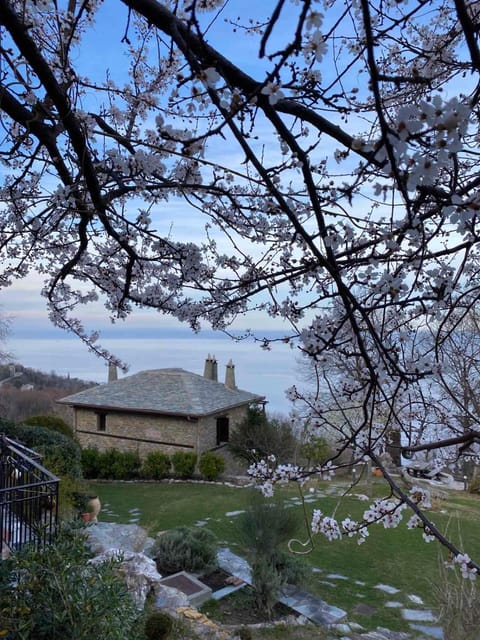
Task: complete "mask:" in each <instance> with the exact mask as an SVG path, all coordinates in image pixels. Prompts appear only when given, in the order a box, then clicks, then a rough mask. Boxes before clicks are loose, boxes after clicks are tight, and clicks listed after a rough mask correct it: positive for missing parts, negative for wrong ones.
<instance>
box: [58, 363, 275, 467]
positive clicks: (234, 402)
mask: <svg viewBox="0 0 480 640" xmlns="http://www.w3.org/2000/svg"><path fill="white" fill-rule="evenodd" d="M116 378H117V376H116V371H115V369H112V368H111V369H110V371H109V382H108V383H107V384H103V385H98V386H95V387H92V388H90V389H86V390H84V391H80V392H79V393H75V394H73V395H70V396H67V397H66V398H62V399H61V400H58V402H60V403H62V404H66V405H69V406H70V407H72V409H73V414H74V430H75V434H76V436H77V438H78V440H79V442H80V445H81V446H82V447H89V446H92V447H96V448H97V449H99V450H100V451H105V450H107V449H117V450H120V451H134V452H138V453H139V455H140V456H141V457H145V456H146V455H147V454H148V453H149V452H150V451H158V450H160V451H163V452H164V453H168V454H172V453H175V452H176V451H192V452H195V453H197V454H198V455H200V454H201V453H203V452H204V451H208V450H211V449H215V448H217V447H219V446H221V445H222V444H224V443H226V442H228V440H229V434H230V432H231V430H232V429H235V425H237V424H238V423H239V422H241V421H242V420H243V419H244V418H245V416H246V414H247V411H248V408H249V407H250V406H251V405H254V404H257V405H258V404H264V402H265V398H264V397H263V396H260V395H257V394H255V393H250V392H248V391H242V390H241V389H238V388H237V387H236V384H235V370H234V365H233V364H232V362H231V361H230V362H229V364H228V365H227V367H226V374H225V382H224V383H221V382H218V380H217V361H216V360H215V358H214V357H213V358H211V357H210V356H209V357H208V358H207V360H206V362H205V370H204V375H203V376H201V375H198V374H195V373H191V372H189V371H185V370H184V369H173V368H172V369H153V370H149V371H141V372H139V373H135V374H133V375H131V376H126V377H124V378H121V379H116Z"/></svg>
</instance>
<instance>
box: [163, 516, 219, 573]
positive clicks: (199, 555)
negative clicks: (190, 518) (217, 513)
mask: <svg viewBox="0 0 480 640" xmlns="http://www.w3.org/2000/svg"><path fill="white" fill-rule="evenodd" d="M153 556H154V558H155V561H156V563H157V568H158V571H159V572H160V573H176V572H177V571H191V572H192V573H208V572H210V571H213V570H214V569H215V568H216V567H217V539H216V537H215V535H214V534H213V533H212V532H211V531H209V530H208V529H203V528H202V529H200V528H189V527H176V528H175V529H170V531H167V532H166V533H163V534H162V535H160V536H159V537H158V538H157V539H156V541H155V543H154V546H153Z"/></svg>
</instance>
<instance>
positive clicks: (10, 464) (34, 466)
mask: <svg viewBox="0 0 480 640" xmlns="http://www.w3.org/2000/svg"><path fill="white" fill-rule="evenodd" d="M40 462H41V456H40V454H38V453H36V452H35V451H32V450H31V449H28V448H27V447H24V446H23V445H21V444H20V443H18V442H15V441H14V440H11V439H10V438H7V437H6V436H4V435H1V434H0V548H1V550H2V558H5V557H7V556H8V555H9V553H10V552H11V551H12V550H17V549H20V548H21V547H22V546H23V545H25V544H27V543H33V544H35V545H36V546H37V547H43V546H45V545H47V544H49V543H50V542H51V541H52V539H53V537H54V535H55V532H56V528H57V517H58V483H59V480H58V478H57V477H56V476H54V475H53V474H52V473H50V472H49V471H48V470H47V469H45V468H44V467H43V466H42V465H41V464H40Z"/></svg>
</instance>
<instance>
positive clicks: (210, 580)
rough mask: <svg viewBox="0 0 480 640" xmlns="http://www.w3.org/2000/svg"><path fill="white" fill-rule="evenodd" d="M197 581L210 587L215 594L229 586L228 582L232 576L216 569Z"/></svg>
mask: <svg viewBox="0 0 480 640" xmlns="http://www.w3.org/2000/svg"><path fill="white" fill-rule="evenodd" d="M198 579H199V580H200V582H201V583H202V584H205V585H206V586H207V587H210V589H211V590H212V591H213V592H214V593H215V591H219V590H220V589H223V588H224V587H226V586H228V585H229V584H231V582H230V581H231V580H232V575H231V574H230V573H227V572H226V571H223V570H222V569H216V570H215V571H212V573H209V574H208V575H206V576H201V577H200V578H198Z"/></svg>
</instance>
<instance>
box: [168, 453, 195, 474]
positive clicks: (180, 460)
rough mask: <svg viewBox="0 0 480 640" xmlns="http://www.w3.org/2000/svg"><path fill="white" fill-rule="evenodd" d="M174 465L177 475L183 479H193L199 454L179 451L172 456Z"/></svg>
mask: <svg viewBox="0 0 480 640" xmlns="http://www.w3.org/2000/svg"><path fill="white" fill-rule="evenodd" d="M172 464H173V468H174V470H175V473H176V474H177V475H179V476H180V477H181V478H192V477H193V474H194V473H195V465H196V464H197V454H196V453H190V452H185V451H177V453H174V454H173V456H172Z"/></svg>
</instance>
